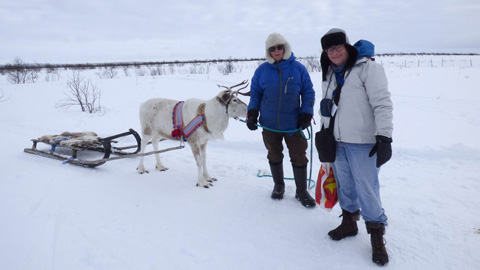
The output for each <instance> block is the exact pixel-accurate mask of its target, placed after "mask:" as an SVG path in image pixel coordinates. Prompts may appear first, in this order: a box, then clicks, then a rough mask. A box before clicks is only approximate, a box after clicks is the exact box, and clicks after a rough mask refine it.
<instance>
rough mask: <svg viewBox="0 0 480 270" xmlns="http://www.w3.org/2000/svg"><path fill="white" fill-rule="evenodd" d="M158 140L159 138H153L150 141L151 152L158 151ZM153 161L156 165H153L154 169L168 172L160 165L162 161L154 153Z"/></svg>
mask: <svg viewBox="0 0 480 270" xmlns="http://www.w3.org/2000/svg"><path fill="white" fill-rule="evenodd" d="M159 140H160V138H159V136H153V139H152V146H153V150H154V151H158V142H159ZM155 161H156V164H155V169H156V170H157V171H161V172H163V171H166V170H168V168H167V167H165V166H163V164H162V161H161V160H160V154H158V153H156V154H155Z"/></svg>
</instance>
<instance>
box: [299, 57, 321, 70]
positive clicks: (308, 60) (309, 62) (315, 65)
mask: <svg viewBox="0 0 480 270" xmlns="http://www.w3.org/2000/svg"><path fill="white" fill-rule="evenodd" d="M300 61H301V62H302V64H303V65H304V66H305V67H306V68H307V70H308V72H320V71H322V66H321V65H320V59H319V58H318V57H316V56H309V57H305V58H303V59H301V60H300Z"/></svg>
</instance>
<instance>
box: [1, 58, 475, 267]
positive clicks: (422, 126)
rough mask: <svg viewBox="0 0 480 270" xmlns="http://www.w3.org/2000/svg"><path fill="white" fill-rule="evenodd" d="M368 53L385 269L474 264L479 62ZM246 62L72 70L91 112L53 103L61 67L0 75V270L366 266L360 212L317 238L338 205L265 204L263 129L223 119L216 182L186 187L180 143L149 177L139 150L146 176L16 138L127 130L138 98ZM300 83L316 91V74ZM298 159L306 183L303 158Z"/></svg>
mask: <svg viewBox="0 0 480 270" xmlns="http://www.w3.org/2000/svg"><path fill="white" fill-rule="evenodd" d="M429 61H430V62H429ZM377 62H379V63H383V64H384V66H385V70H386V72H387V76H388V78H389V84H390V90H391V92H392V98H393V102H394V136H393V139H394V143H393V150H394V154H393V158H392V160H391V161H390V162H388V163H387V164H386V165H385V166H384V167H383V168H382V170H381V195H382V200H383V204H384V208H385V210H386V214H387V215H388V217H389V226H388V228H387V233H386V235H385V238H386V241H387V245H386V247H387V251H388V252H389V255H390V263H389V264H388V265H387V266H386V268H388V269H472V270H473V269H479V268H480V212H479V210H478V207H479V205H480V178H479V175H480V105H479V104H480V91H479V85H480V57H479V56H423V57H420V56H418V57H415V56H410V57H379V58H377ZM238 65H240V64H238ZM256 66H257V63H243V64H242V68H239V69H238V70H237V71H238V72H236V73H232V74H230V75H222V74H221V73H220V72H218V70H217V68H216V67H215V66H214V65H211V66H210V67H209V68H204V69H202V72H199V73H201V74H190V73H188V72H175V73H174V74H167V75H162V76H136V75H135V72H134V70H130V76H125V74H124V73H123V71H121V70H119V74H118V75H117V77H116V78H114V79H99V77H98V76H96V75H95V72H96V71H92V70H90V71H83V72H82V74H83V75H84V76H86V77H87V78H90V79H91V80H92V81H93V82H94V83H95V84H96V85H97V86H98V88H99V89H101V91H102V97H101V105H102V106H103V107H104V110H103V111H102V112H101V113H96V114H86V113H82V112H81V111H80V110H79V108H74V107H72V108H70V109H69V110H67V111H65V110H59V109H56V105H57V104H58V103H59V102H61V100H62V99H64V98H65V94H64V92H66V91H67V85H66V81H67V80H68V78H69V77H70V76H71V75H72V74H71V73H72V71H70V70H62V71H60V77H59V78H56V79H54V80H52V79H50V80H49V81H48V82H46V80H45V76H46V74H45V73H42V74H41V75H40V78H39V79H38V81H37V82H36V83H33V84H32V83H30V84H20V85H13V84H10V83H8V82H7V79H6V75H4V76H0V90H1V91H0V95H1V94H2V93H3V97H2V98H1V99H0V100H1V102H0V123H1V126H2V132H1V133H0V144H1V154H0V174H1V177H0V269H5V270H18V269H31V270H44V269H45V270H47V269H48V270H54V269H59V270H66V269H68V270H76V269H101V270H107V269H112V270H113V269H115V270H120V269H125V270H133V269H139V270H144V269H330V270H333V269H342V270H344V269H375V268H377V266H376V265H375V264H374V263H373V262H372V261H371V247H370V241H369V236H368V235H367V233H366V229H365V226H364V225H363V222H361V223H360V224H361V226H359V229H360V232H359V234H358V235H357V236H356V237H352V238H348V239H345V240H342V241H339V242H336V241H332V240H330V239H329V237H328V236H327V232H328V231H329V230H331V229H333V228H335V227H336V226H337V225H338V224H339V223H340V221H341V219H340V218H338V216H339V215H340V213H341V211H340V208H339V207H338V205H337V206H335V208H334V209H333V211H331V212H327V211H325V210H323V209H321V208H320V207H316V208H315V209H305V208H304V207H303V206H301V205H300V203H298V202H297V201H296V200H295V199H294V197H293V196H294V192H295V185H294V183H293V181H287V188H286V196H285V199H284V200H282V201H273V200H271V199H270V192H271V189H272V180H271V179H270V178H257V177H256V174H257V172H258V170H267V171H268V162H267V159H266V150H265V149H264V146H263V143H262V140H261V133H260V131H255V132H252V131H249V130H248V129H247V128H246V126H245V124H243V123H241V122H239V121H235V120H231V121H230V125H229V128H228V130H227V131H226V132H225V141H212V142H210V143H209V145H208V147H207V153H208V154H207V165H208V167H209V172H210V174H211V175H212V176H214V177H216V178H217V179H219V181H218V182H215V183H214V186H213V187H212V188H210V189H204V188H198V187H196V186H195V184H196V177H197V170H196V165H195V162H194V160H193V157H192V155H191V151H190V149H189V147H188V146H187V147H186V148H185V149H182V150H176V151H172V152H168V153H165V154H163V155H162V157H163V163H164V164H165V165H166V166H167V167H169V170H168V171H166V172H158V171H155V170H154V158H153V156H149V157H146V162H145V165H146V166H147V168H148V169H150V173H149V174H143V175H140V174H138V173H137V172H136V170H135V168H136V166H137V163H138V159H135V158H127V159H121V160H117V161H110V162H107V163H106V164H104V165H102V166H99V167H97V168H95V169H86V168H81V167H77V166H74V165H68V164H66V165H64V164H62V162H60V161H56V160H53V159H47V158H42V157H39V156H35V155H30V154H27V153H24V152H23V149H24V148H28V147H31V141H30V139H33V138H37V137H40V136H42V135H46V134H59V133H61V132H63V131H95V132H96V133H98V134H99V136H102V137H106V136H110V135H114V134H117V133H121V132H124V131H127V130H128V129H129V128H133V129H135V130H139V126H140V125H139V120H138V107H139V105H140V103H141V102H143V101H145V100H147V99H149V98H152V97H168V98H174V99H179V100H184V99H187V98H190V97H196V98H204V99H208V98H211V97H213V96H214V95H216V94H217V93H218V92H219V91H220V89H219V88H218V87H217V86H216V85H217V84H223V85H233V84H236V83H238V82H240V81H242V80H245V79H251V77H252V75H253V72H254V69H255V67H256ZM197 68H198V67H197ZM206 71H208V73H207V72H206ZM311 77H312V80H313V82H314V86H315V88H316V90H317V100H320V93H321V89H320V82H321V74H320V73H318V72H313V73H311ZM242 99H243V100H244V101H246V102H248V98H242ZM315 110H318V101H317V106H316V108H315ZM316 119H317V122H318V115H316ZM318 129H319V127H318V123H317V125H316V126H314V132H316V131H318ZM125 140H126V142H125V143H127V144H128V143H129V140H130V139H129V138H125ZM132 142H133V141H132ZM160 145H161V146H163V147H171V146H177V145H178V143H176V142H162V143H161V144H160ZM43 147H46V149H48V147H47V146H43ZM39 148H42V145H40V144H39ZM285 154H286V158H285V161H284V166H285V170H286V172H285V174H286V176H287V177H289V176H291V175H292V170H291V167H290V164H289V159H288V154H287V153H285ZM311 161H312V164H313V176H312V178H314V179H316V176H317V174H318V170H319V167H320V163H319V161H318V158H317V157H316V154H315V152H314V154H313V157H312V158H311ZM310 192H311V193H312V195H313V192H314V191H313V190H311V191H310Z"/></svg>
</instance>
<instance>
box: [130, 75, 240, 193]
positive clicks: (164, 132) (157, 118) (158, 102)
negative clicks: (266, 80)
mask: <svg viewBox="0 0 480 270" xmlns="http://www.w3.org/2000/svg"><path fill="white" fill-rule="evenodd" d="M243 85H244V87H242V88H240V89H238V90H236V91H233V90H232V89H233V88H234V87H238V86H243ZM247 86H248V83H247V81H246V80H245V81H243V82H241V83H239V84H236V85H233V86H230V87H226V86H223V85H218V87H223V88H225V90H223V91H221V92H220V93H218V94H217V95H216V96H215V97H213V98H212V99H210V100H207V101H204V100H200V99H187V100H186V101H185V102H184V103H183V110H182V120H183V122H184V123H185V124H186V123H189V122H190V121H192V119H194V118H195V117H197V116H198V115H201V116H202V115H203V116H204V121H203V124H201V126H199V127H198V128H197V129H196V130H195V131H194V132H193V133H192V134H191V135H190V136H189V137H188V139H186V141H187V143H188V144H189V145H190V148H191V149H192V153H193V156H194V157H195V162H196V163H197V168H198V181H197V186H200V187H205V188H208V187H209V186H212V184H211V182H212V181H216V180H217V179H215V178H213V177H211V176H210V175H209V174H208V172H207V166H206V146H207V142H208V140H210V139H223V132H224V131H225V130H226V129H227V127H228V120H229V118H235V119H236V118H239V117H246V116H247V104H245V103H244V102H243V101H241V100H240V99H238V97H237V96H238V94H241V95H249V93H240V90H242V89H244V88H246V87H247ZM178 102H179V101H177V100H171V99H163V98H154V99H150V100H147V101H146V102H144V103H143V104H142V105H140V123H141V135H142V141H141V150H140V153H144V152H145V147H146V145H147V144H148V142H150V141H151V142H152V145H153V149H154V150H155V151H158V142H159V141H160V139H161V138H164V139H169V140H182V139H185V138H182V136H179V137H174V136H175V135H179V134H175V132H177V131H178V130H175V129H174V127H173V123H172V114H173V111H174V107H175V106H176V104H177V103H178ZM180 132H181V131H180ZM155 159H156V167H155V168H156V170H159V171H165V170H167V168H166V167H165V166H164V165H163V164H162V161H161V160H160V156H159V154H158V153H157V154H155ZM137 170H138V172H139V173H141V174H142V173H145V172H148V171H147V170H146V169H145V167H144V165H143V156H141V157H140V163H139V164H138V167H137Z"/></svg>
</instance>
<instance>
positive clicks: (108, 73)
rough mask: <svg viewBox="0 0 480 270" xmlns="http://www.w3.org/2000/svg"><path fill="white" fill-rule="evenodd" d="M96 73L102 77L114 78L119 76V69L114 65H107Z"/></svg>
mask: <svg viewBox="0 0 480 270" xmlns="http://www.w3.org/2000/svg"><path fill="white" fill-rule="evenodd" d="M96 74H97V76H98V77H99V78H100V79H113V78H115V77H117V75H118V71H117V69H116V68H114V67H105V68H104V69H101V70H100V71H98V72H97V73H96Z"/></svg>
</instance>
